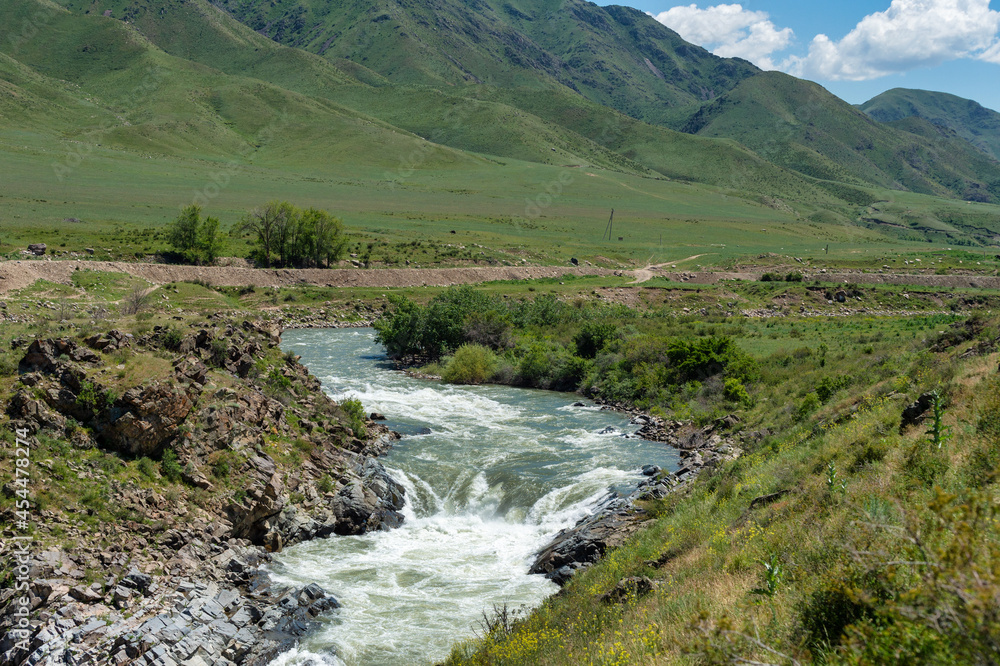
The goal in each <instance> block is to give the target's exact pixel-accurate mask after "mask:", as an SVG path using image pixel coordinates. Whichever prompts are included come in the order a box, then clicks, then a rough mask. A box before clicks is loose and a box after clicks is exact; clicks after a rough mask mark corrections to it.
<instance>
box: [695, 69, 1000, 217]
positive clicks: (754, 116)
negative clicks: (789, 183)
mask: <svg viewBox="0 0 1000 666" xmlns="http://www.w3.org/2000/svg"><path fill="white" fill-rule="evenodd" d="M678 129H680V130H682V131H684V132H689V133H693V134H698V135H699V136H710V137H726V138H734V139H736V140H738V141H740V142H741V143H742V144H743V145H746V146H748V147H749V148H751V149H753V150H755V151H756V152H757V153H758V154H760V155H761V156H763V157H765V158H766V159H768V160H770V161H771V162H773V163H775V164H778V165H780V166H783V167H786V168H788V169H793V170H795V171H797V172H799V173H803V174H806V175H809V176H813V177H815V178H820V179H824V180H834V181H840V182H846V183H855V184H869V185H872V184H874V185H878V186H880V187H886V188H890V189H897V190H910V191H913V192H921V193H925V194H937V195H944V196H948V195H951V196H959V197H962V198H965V199H972V200H976V201H990V200H997V198H998V197H1000V164H998V163H997V162H996V160H994V159H991V158H990V157H989V156H987V155H985V154H983V153H982V152H981V151H979V150H976V149H975V148H973V147H972V146H970V145H969V144H968V143H967V142H965V141H963V140H961V138H959V137H958V136H956V135H955V133H953V132H950V131H947V130H938V129H935V128H934V127H927V126H922V125H919V124H914V123H904V124H897V125H892V126H890V125H887V124H884V123H880V122H876V121H875V120H873V119H872V118H871V117H869V116H867V115H865V114H864V113H862V112H861V111H859V110H858V109H856V108H854V107H853V106H851V105H850V104H848V103H846V102H844V101H843V100H841V99H839V98H837V97H835V96H834V95H831V94H830V93H829V92H827V91H826V90H825V89H823V88H822V87H820V86H818V85H816V84H814V83H810V82H807V81H802V80H799V79H796V78H794V77H791V76H788V75H786V74H781V73H779V72H764V73H761V74H759V75H757V76H755V77H752V78H750V79H747V80H745V81H743V82H741V83H740V84H739V85H737V86H736V87H735V88H734V89H733V90H732V91H730V92H728V93H726V94H724V95H721V96H720V97H718V98H716V99H715V100H712V101H711V102H708V103H706V104H704V105H702V106H701V107H700V108H699V109H698V110H697V111H696V112H695V113H693V114H692V115H691V116H690V117H689V118H688V119H687V121H686V122H685V123H684V124H683V125H679V126H678Z"/></svg>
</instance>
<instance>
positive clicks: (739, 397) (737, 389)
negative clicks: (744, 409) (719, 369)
mask: <svg viewBox="0 0 1000 666" xmlns="http://www.w3.org/2000/svg"><path fill="white" fill-rule="evenodd" d="M722 395H723V397H725V399H726V400H731V401H732V402H738V403H740V404H741V405H749V404H750V403H751V402H752V401H751V400H750V394H749V393H747V387H745V386H744V385H743V382H741V381H740V380H738V379H736V378H735V377H727V378H726V382H725V384H724V385H723V388H722Z"/></svg>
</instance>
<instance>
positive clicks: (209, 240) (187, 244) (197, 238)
mask: <svg viewBox="0 0 1000 666" xmlns="http://www.w3.org/2000/svg"><path fill="white" fill-rule="evenodd" d="M167 242H168V243H170V247H171V249H172V251H173V254H174V255H175V258H177V259H179V260H180V261H183V262H184V263H188V264H206V265H211V264H214V263H215V260H216V259H218V258H219V253H220V252H222V238H221V237H220V236H219V220H218V219H216V218H214V217H208V218H205V219H202V217H201V206H197V205H193V204H192V205H190V206H187V207H186V208H184V209H183V210H182V211H181V214H180V215H178V216H177V219H176V220H174V221H173V222H172V223H171V224H170V226H169V227H167Z"/></svg>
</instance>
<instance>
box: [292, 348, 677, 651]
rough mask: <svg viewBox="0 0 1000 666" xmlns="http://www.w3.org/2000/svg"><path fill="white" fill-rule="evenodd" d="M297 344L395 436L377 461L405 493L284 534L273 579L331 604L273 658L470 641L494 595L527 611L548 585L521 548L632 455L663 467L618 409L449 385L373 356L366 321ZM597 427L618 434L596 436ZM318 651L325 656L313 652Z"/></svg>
mask: <svg viewBox="0 0 1000 666" xmlns="http://www.w3.org/2000/svg"><path fill="white" fill-rule="evenodd" d="M282 347H283V348H284V349H286V350H289V351H292V352H294V353H297V354H300V355H301V356H302V362H303V363H304V364H306V365H307V366H309V368H310V370H311V371H312V373H313V374H315V375H316V376H317V377H319V378H320V379H321V380H322V382H323V385H324V390H326V391H327V392H328V393H329V394H330V395H331V396H333V397H334V398H335V399H343V398H346V397H356V398H359V399H360V400H361V401H362V404H363V405H364V407H365V409H366V410H368V411H378V412H381V413H383V414H385V415H386V416H387V417H388V418H389V425H390V426H391V427H396V428H397V429H399V430H400V431H402V432H414V433H416V432H420V431H421V430H422V429H424V430H426V429H429V430H430V432H429V434H416V435H409V436H405V437H404V438H403V439H402V440H400V441H399V442H398V443H397V444H396V446H395V447H394V448H393V449H392V450H391V451H390V452H389V453H388V454H387V455H386V456H385V457H384V459H383V461H384V464H385V465H386V468H387V469H388V470H389V471H390V473H391V474H392V475H393V476H394V477H395V478H397V479H398V480H400V482H401V483H402V484H403V485H404V487H405V488H406V493H407V503H406V506H405V507H404V509H403V513H404V515H405V518H406V520H405V522H404V524H403V526H402V527H401V528H399V529H396V530H392V531H388V532H376V533H372V534H365V535H361V536H354V537H333V538H329V539H320V540H316V541H312V542H308V543H304V544H299V545H297V546H294V547H292V548H289V549H288V550H286V551H284V552H283V553H281V554H280V555H278V556H276V558H275V563H274V564H273V565H272V573H273V575H274V577H275V579H276V580H278V581H279V582H286V583H289V584H296V585H302V584H305V583H310V582H316V583H318V584H319V585H321V586H322V587H323V588H324V589H325V590H327V591H328V592H329V593H331V594H333V595H334V596H336V597H337V598H338V600H339V601H340V602H341V604H342V607H341V608H340V609H338V610H336V611H333V612H332V613H331V614H330V616H329V617H326V618H323V621H322V623H321V626H320V628H319V629H318V630H316V631H315V632H313V633H312V634H311V635H310V636H308V637H307V638H306V639H305V640H304V641H303V644H302V645H301V646H300V647H299V648H297V649H296V650H293V651H291V652H289V653H286V654H285V655H282V656H281V657H280V658H279V659H278V660H277V661H275V662H274V664H276V665H278V666H304V665H305V664H316V665H317V666H319V665H324V666H325V665H328V664H336V665H337V666H340V665H341V664H343V665H345V666H361V665H365V666H368V665H397V664H400V665H401V664H406V665H408V666H409V665H411V664H421V663H432V662H433V661H435V660H441V659H443V658H444V657H445V656H446V655H447V654H448V652H449V651H450V649H451V646H453V645H454V644H455V643H456V642H458V641H460V640H463V639H468V638H471V637H472V636H473V634H474V631H475V630H476V629H477V622H478V620H480V619H481V618H482V612H483V611H484V609H489V608H491V606H492V605H493V604H503V603H506V604H508V605H509V606H515V607H516V606H525V607H529V608H530V607H534V606H537V605H538V604H540V603H541V602H542V601H543V600H544V599H545V598H546V597H547V596H549V595H551V594H552V593H553V592H555V591H556V589H557V588H556V586H555V585H554V584H553V583H551V582H550V581H548V580H546V579H545V578H543V577H541V576H535V575H528V573H527V570H528V567H529V565H530V561H531V559H532V556H533V554H534V553H535V552H537V551H538V549H540V548H541V547H543V546H544V545H545V544H546V543H547V542H548V541H549V540H550V539H551V537H552V536H553V535H554V534H555V533H556V532H557V531H559V530H560V529H563V528H565V527H569V526H571V525H573V524H574V523H575V522H576V521H577V520H579V519H580V518H581V517H583V516H584V515H587V513H588V512H589V510H590V509H592V508H593V506H594V505H595V504H596V503H597V502H598V501H599V500H600V499H601V498H602V497H603V496H604V495H605V494H606V492H607V490H608V488H610V487H615V488H620V489H625V488H628V487H630V486H634V484H635V483H636V482H637V481H638V479H639V469H640V467H641V466H642V465H644V464H656V465H660V466H661V467H664V468H667V469H670V468H674V467H676V454H675V453H674V452H673V451H672V450H670V449H667V448H666V447H664V446H663V445H662V444H656V443H652V442H646V441H643V440H639V439H625V438H624V437H623V436H622V435H621V433H622V432H630V431H631V430H634V428H630V426H629V425H628V423H627V419H626V418H625V417H623V416H621V415H619V414H615V413H613V412H607V411H599V410H597V409H596V408H595V407H594V406H592V405H587V406H585V407H573V406H572V403H574V402H576V400H577V397H576V396H572V395H566V394H559V393H553V392H547V391H532V390H526V389H517V388H510V387H500V386H477V387H463V386H449V385H445V384H439V383H434V382H429V381H426V380H419V379H415V378H412V377H408V376H406V375H404V374H403V373H400V372H395V371H392V370H391V369H389V367H388V366H387V365H386V364H385V363H384V362H383V360H382V359H381V356H380V351H381V350H380V349H379V348H378V347H377V346H376V345H374V343H373V341H372V333H371V331H357V330H348V331H337V330H316V329H309V330H300V331H288V332H286V333H285V334H284V341H283V344H282ZM607 426H612V427H614V428H615V429H616V430H617V432H615V433H605V434H602V433H601V432H600V431H601V430H603V429H604V428H606V427H607ZM322 659H325V660H326V661H321V660H322Z"/></svg>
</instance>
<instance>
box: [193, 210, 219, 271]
mask: <svg viewBox="0 0 1000 666" xmlns="http://www.w3.org/2000/svg"><path fill="white" fill-rule="evenodd" d="M198 252H199V254H200V255H201V260H202V261H203V262H204V263H206V264H209V265H211V264H214V263H215V261H216V260H217V259H218V258H219V254H220V253H221V252H222V237H221V236H220V235H219V220H217V219H216V218H214V217H209V218H206V219H205V222H204V223H203V224H202V225H201V228H200V229H199V230H198Z"/></svg>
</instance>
